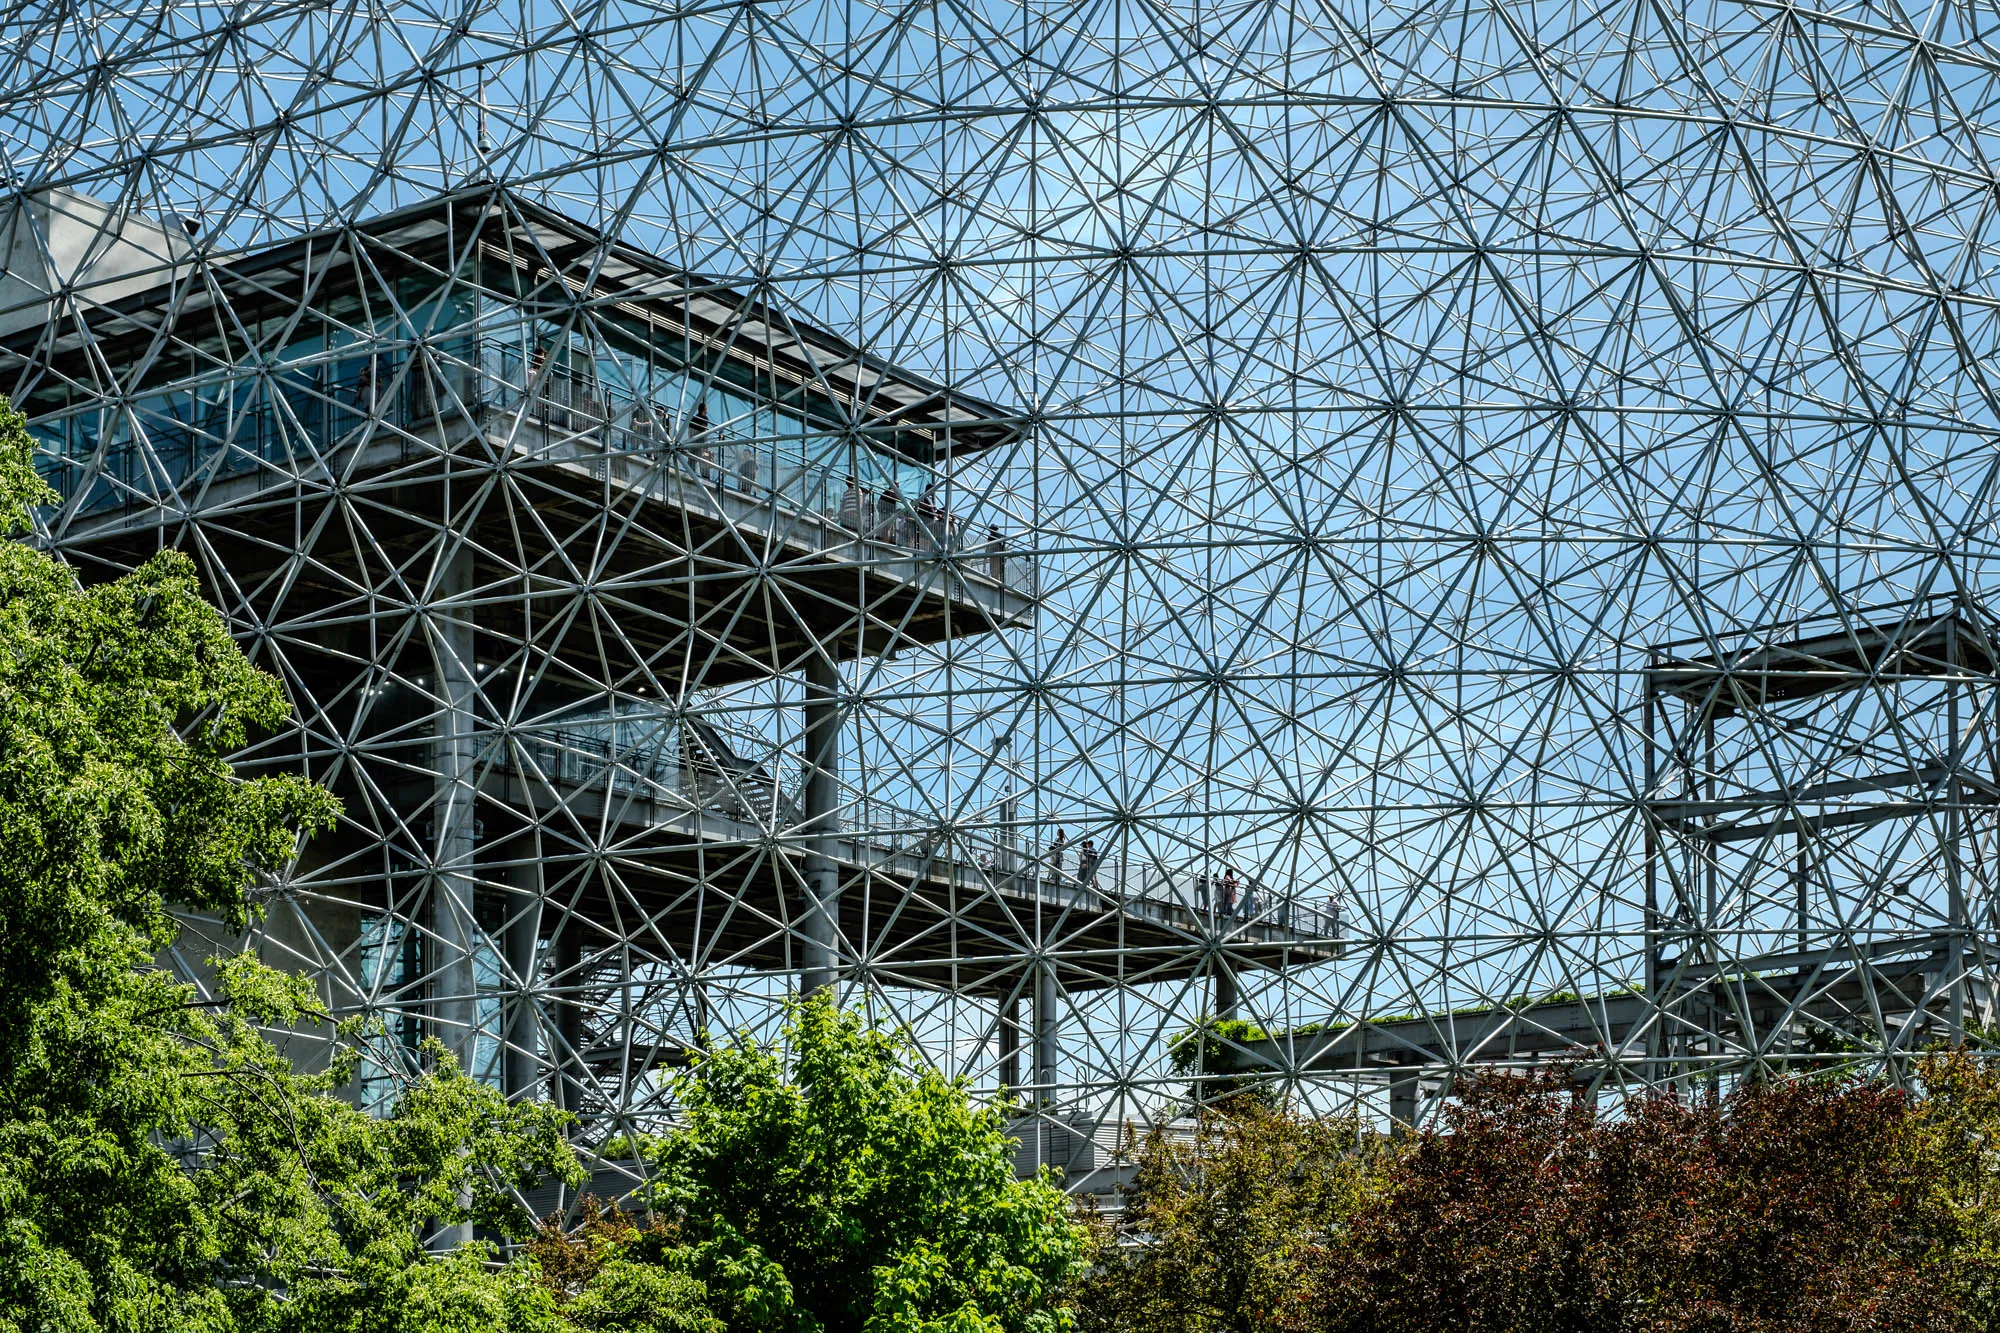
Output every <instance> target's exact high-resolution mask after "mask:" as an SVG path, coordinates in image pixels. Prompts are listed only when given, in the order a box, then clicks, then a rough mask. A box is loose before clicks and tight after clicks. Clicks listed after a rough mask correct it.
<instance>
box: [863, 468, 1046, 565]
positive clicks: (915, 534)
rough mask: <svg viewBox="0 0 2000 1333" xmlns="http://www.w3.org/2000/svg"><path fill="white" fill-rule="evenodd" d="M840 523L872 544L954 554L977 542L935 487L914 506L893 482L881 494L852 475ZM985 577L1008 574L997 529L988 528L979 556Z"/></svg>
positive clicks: (1003, 541)
mask: <svg viewBox="0 0 2000 1333" xmlns="http://www.w3.org/2000/svg"><path fill="white" fill-rule="evenodd" d="M839 517H840V525H841V526H842V527H844V528H846V529H847V530H848V531H850V532H855V533H859V534H860V535H861V536H863V537H867V538H869V539H871V540H874V541H881V542H887V543H889V544H890V545H892V546H907V547H911V548H912V549H925V550H938V551H941V550H953V549H957V548H958V547H960V546H962V545H964V544H966V543H967V542H969V541H976V540H977V537H976V535H975V532H974V525H972V524H970V523H966V522H965V521H963V520H961V519H960V518H959V517H958V515H956V514H954V513H952V512H951V511H949V510H948V509H946V508H945V507H944V505H943V503H942V502H940V501H939V499H938V493H937V485H936V483H932V484H931V485H928V486H926V487H924V491H923V494H922V495H919V496H918V497H917V500H916V503H915V504H914V505H908V504H906V503H905V502H904V499H903V491H902V488H901V487H900V486H898V485H897V484H896V483H895V482H894V481H891V482H890V483H889V484H888V485H886V486H884V487H883V488H882V490H881V492H880V493H879V494H878V493H877V492H875V491H873V490H870V489H869V488H868V487H866V486H863V485H862V484H861V483H860V481H858V480H857V479H856V478H855V477H854V475H853V474H852V473H849V474H848V477H847V488H846V490H845V491H843V492H842V493H841V497H840V516H839ZM982 554H984V555H985V557H986V559H987V562H988V566H989V568H988V573H990V574H991V575H992V577H993V578H994V579H995V580H999V579H1000V578H1001V577H1002V576H1003V575H1004V573H1005V570H1006V558H1007V557H1006V539H1005V538H1003V537H1002V536H1001V535H1000V529H999V527H998V526H997V525H993V524H988V525H987V528H986V545H985V549H984V551H983V552H982Z"/></svg>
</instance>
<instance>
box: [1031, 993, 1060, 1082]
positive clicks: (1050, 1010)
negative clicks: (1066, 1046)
mask: <svg viewBox="0 0 2000 1333" xmlns="http://www.w3.org/2000/svg"><path fill="white" fill-rule="evenodd" d="M1060 1002H1061V999H1060V996H1058V994H1057V993H1056V972H1055V967H1054V965H1052V964H1051V963H1050V962H1049V961H1048V960H1047V959H1045V958H1044V959H1038V960H1037V961H1036V963H1035V1099H1036V1100H1037V1101H1038V1102H1040V1103H1042V1104H1043V1105H1045V1106H1046V1105H1052V1104H1053V1103H1054V1102H1055V1089H1056V1076H1057V1075H1056V1060H1057V1057H1058V1056H1059V1055H1060V1053H1061V1052H1060V1050H1059V1047H1058V1044H1057V1041H1056V1023H1057V1021H1058V1016H1057V1006H1058V1005H1059V1004H1060Z"/></svg>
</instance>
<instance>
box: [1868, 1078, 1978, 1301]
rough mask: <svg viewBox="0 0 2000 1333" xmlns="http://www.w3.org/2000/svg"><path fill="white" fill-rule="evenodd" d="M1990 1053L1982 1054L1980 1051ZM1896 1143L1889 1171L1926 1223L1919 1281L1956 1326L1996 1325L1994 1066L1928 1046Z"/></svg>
mask: <svg viewBox="0 0 2000 1333" xmlns="http://www.w3.org/2000/svg"><path fill="white" fill-rule="evenodd" d="M1988 1059H1989V1060H1990V1056H1989V1057H1988ZM1917 1086H1918V1088H1919V1089H1920V1090H1921V1093H1922V1095H1921V1096H1920V1097H1919V1098H1918V1099H1917V1101H1916V1102H1915V1103H1914V1104H1913V1106H1912V1108H1911V1113H1910V1115H1909V1117H1908V1118H1907V1120H1906V1122H1905V1123H1904V1125H1903V1126H1902V1132H1901V1135H1900V1139H1899V1142H1898V1144H1897V1153H1896V1156H1897V1158H1898V1159H1899V1160H1898V1161H1897V1163H1896V1164H1895V1168H1894V1174H1895V1177H1896V1178H1897V1179H1899V1180H1901V1181H1906V1182H1908V1183H1909V1184H1910V1185H1911V1187H1912V1188H1913V1189H1914V1190H1915V1191H1916V1192H1917V1195H1918V1197H1917V1200H1916V1202H1917V1205H1918V1209H1919V1212H1920V1215H1921V1216H1923V1217H1924V1218H1925V1219H1926V1220H1927V1221H1928V1222H1929V1223H1930V1227H1929V1230H1928V1231H1927V1234H1926V1235H1925V1237H1924V1239H1925V1240H1926V1241H1927V1242H1928V1245H1929V1249H1930V1263H1929V1264H1928V1265H1927V1270H1928V1271H1927V1274H1926V1281H1927V1283H1928V1284H1929V1285H1931V1286H1933V1287H1935V1288H1936V1289H1938V1290H1940V1291H1943V1292H1945V1293H1948V1294H1949V1296H1950V1298H1951V1300H1952V1301H1953V1303H1954V1305H1955V1306H1956V1312H1957V1314H1958V1316H1959V1317H1960V1319H1961V1320H1962V1321H1963V1322H1962V1323H1961V1325H1960V1326H1961V1327H1962V1328H1965V1329H1967V1330H1972V1331H1974V1333H1995V1331H1996V1330H2000V1069H1996V1068H1995V1067H1994V1066H1993V1065H1992V1064H1991V1063H1988V1062H1987V1061H1983V1060H1980V1059H1977V1058H1975V1057H1974V1056H1973V1055H1972V1054H1971V1053H1969V1052H1967V1051H1965V1050H1949V1051H1933V1052H1931V1053H1930V1054H1928V1055H1926V1056H1925V1057H1924V1060H1923V1062H1922V1064H1921V1065H1920V1066H1919V1067H1918V1070H1917Z"/></svg>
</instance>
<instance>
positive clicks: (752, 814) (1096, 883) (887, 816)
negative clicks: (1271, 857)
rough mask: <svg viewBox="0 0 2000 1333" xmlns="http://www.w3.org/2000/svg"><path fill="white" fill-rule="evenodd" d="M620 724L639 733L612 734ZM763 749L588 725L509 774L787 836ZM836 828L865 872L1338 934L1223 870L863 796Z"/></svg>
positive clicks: (549, 742) (1309, 904)
mask: <svg viewBox="0 0 2000 1333" xmlns="http://www.w3.org/2000/svg"><path fill="white" fill-rule="evenodd" d="M621 727H622V728H628V729H630V728H635V727H637V728H640V730H639V731H638V732H637V733H633V732H631V731H629V730H628V732H627V734H626V735H624V736H620V735H619V734H618V730H617V729H618V728H621ZM702 732H708V733H712V734H710V735H702V734H700V733H702ZM767 745H768V742H765V741H764V740H763V739H762V738H761V737H758V736H757V735H755V734H754V733H745V732H735V731H729V730H725V729H723V728H720V727H718V725H717V724H716V723H715V721H714V720H713V719H708V720H705V721H704V722H703V723H702V725H701V727H700V728H699V729H693V728H690V729H688V730H683V729H681V728H678V727H676V726H674V725H673V724H672V723H668V722H664V721H660V722H650V721H649V722H645V723H635V722H631V721H625V720H617V721H614V720H613V719H610V718H602V719H596V718H587V719H582V720H579V721H578V722H576V723H574V724H572V725H568V726H565V727H563V728H561V729H558V730H555V731H549V732H539V733H536V734H535V735H534V736H532V737H530V738H527V739H524V740H522V741H521V742H519V752H520V754H521V755H522V756H523V757H524V759H525V763H520V764H519V766H520V767H521V768H523V769H524V770H530V771H532V772H533V773H535V774H537V775H539V776H540V778H541V779H542V780H544V781H548V782H555V783H562V784H565V785H577V786H604V787H606V788H607V789H608V790H609V791H610V792H612V793H614V794H618V795H628V796H633V797H638V798H650V799H654V800H658V799H661V798H662V797H664V798H666V799H668V800H670V801H672V802H673V803H675V804H677V805H679V806H681V807H683V808H687V809H691V810H697V811H701V812H703V813H708V814H717V815H721V816H723V817H724V818H728V819H733V820H737V821H740V822H742V823H745V824H750V825H756V826H758V827H764V826H772V827H776V828H778V829H787V828H793V827H796V826H797V824H798V822H799V820H800V818H801V815H800V812H799V810H798V808H797V806H796V804H795V803H794V802H793V801H792V800H791V798H790V797H788V796H787V795H786V794H785V792H784V791H783V790H782V787H781V785H780V784H779V783H778V782H777V780H776V779H774V777H773V776H772V773H771V769H770V768H769V767H768V766H767V763H766V762H764V761H757V760H752V759H748V758H745V757H744V755H743V754H742V753H739V749H740V750H741V751H749V752H755V751H756V750H758V749H760V748H764V747H766V746H767ZM839 822H840V824H841V825H842V830H841V831H840V832H839V833H838V835H837V837H838V840H839V841H840V842H842V843H845V844H846V845H847V846H848V847H850V848H852V849H853V855H854V857H855V859H856V860H858V861H859V862H861V863H863V864H869V863H873V864H875V865H878V866H881V867H883V868H889V867H891V866H899V867H900V868H901V869H903V870H905V871H908V872H910V873H915V874H919V875H933V876H954V877H958V878H961V879H968V880H972V881H975V882H980V883H984V884H989V885H991V886H992V887H994V888H995V889H997V890H998V891H1000V892H1002V893H1006V894H1008V895H1010V896H1013V897H1021V898H1028V899H1031V900H1034V901H1037V902H1041V903H1046V904H1051V905H1060V906H1071V907H1077V908H1080V909H1084V910H1097V911H1101V910H1110V909H1113V908H1122V909H1125V910H1141V911H1150V913H1151V914H1153V915H1161V914H1166V913H1172V914H1176V915H1179V916H1186V917H1192V918H1194V919H1195V920H1196V921H1198V922H1201V923H1204V924H1206V925H1208V926H1210V927H1211V928H1213V929H1217V930H1223V929H1227V928H1229V927H1230V926H1231V925H1234V924H1238V923H1240V924H1242V925H1246V926H1248V925H1256V926H1264V927H1270V928H1275V929H1278V930H1283V931H1287V932H1290V933H1291V934H1294V935H1299V936H1302V937H1307V938H1311V939H1337V938H1339V937H1340V932H1341V915H1340V909H1339V905H1338V903H1337V902H1335V901H1334V900H1332V899H1328V898H1326V897H1325V896H1324V895H1323V894H1320V893H1315V892H1314V891H1312V890H1305V889H1299V888H1297V887H1295V886H1289V885H1287V886H1279V885H1272V884H1267V883H1265V882H1264V881H1261V880H1258V879H1255V878H1253V877H1249V876H1245V877H1243V878H1241V879H1240V880H1239V881H1237V882H1235V883H1234V885H1233V886H1231V882H1230V881H1229V880H1228V879H1227V878H1226V876H1227V875H1228V873H1229V872H1228V870H1227V869H1226V868H1224V869H1222V870H1220V871H1217V870H1216V869H1213V868H1207V869H1204V868H1201V867H1199V866H1194V865H1191V866H1188V867H1184V868H1181V869H1177V870H1169V869H1165V868H1162V867H1161V866H1159V865H1158V864H1157V863H1155V862H1152V861H1145V862H1129V861H1127V859H1126V858H1124V857H1122V856H1118V857H1093V856H1087V855H1086V854H1085V853H1084V852H1083V851H1082V850H1081V847H1080V845H1071V846H1066V847H1064V848H1063V849H1062V850H1061V851H1060V852H1059V853H1058V852H1055V851H1054V850H1051V851H1049V852H1046V853H1043V854H1041V855H1030V854H1029V853H1027V852H1025V851H1023V850H1022V849H1021V848H1020V846H1019V845H1018V843H1017V842H1016V841H1015V840H1014V839H1013V838H1012V837H1010V836H1009V834H1008V833H1007V832H1006V831H1005V830H995V829H978V830H972V831H969V832H966V831H961V832H960V833H958V834H955V835H954V836H952V837H950V838H949V839H947V838H945V837H943V836H941V835H940V834H939V833H938V832H937V829H936V823H935V821H927V820H926V819H925V818H924V817H923V816H922V815H921V814H919V813H918V812H916V811H912V810H909V809H907V808H905V807H903V806H899V805H896V804H893V803H891V802H888V801H884V800H882V799H880V798H877V797H872V796H870V795H868V794H867V793H865V792H864V793H857V794H854V795H853V796H852V797H851V799H850V800H849V801H848V802H847V803H846V804H845V805H844V806H843V808H842V810H841V812H840V819H839ZM926 824H928V825H929V827H926ZM1231 887H1233V893H1232V892H1231V891H1230V889H1231ZM1315 899H1317V900H1315Z"/></svg>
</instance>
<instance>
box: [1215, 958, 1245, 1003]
mask: <svg viewBox="0 0 2000 1333" xmlns="http://www.w3.org/2000/svg"><path fill="white" fill-rule="evenodd" d="M1242 1001H1243V996H1242V993H1241V991H1239V990H1238V989H1237V985H1236V972H1235V969H1233V968H1231V967H1230V966H1229V960H1228V959H1227V958H1226V957H1224V956H1223V955H1222V954H1219V953H1218V954H1217V955H1216V956H1215V1005H1214V1008H1213V1010H1212V1011H1211V1012H1212V1013H1213V1014H1214V1016H1215V1017H1217V1018H1222V1019H1234V1018H1235V1017H1236V1016H1237V1014H1238V1012H1239V1011H1240V1010H1241V1008H1242Z"/></svg>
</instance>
